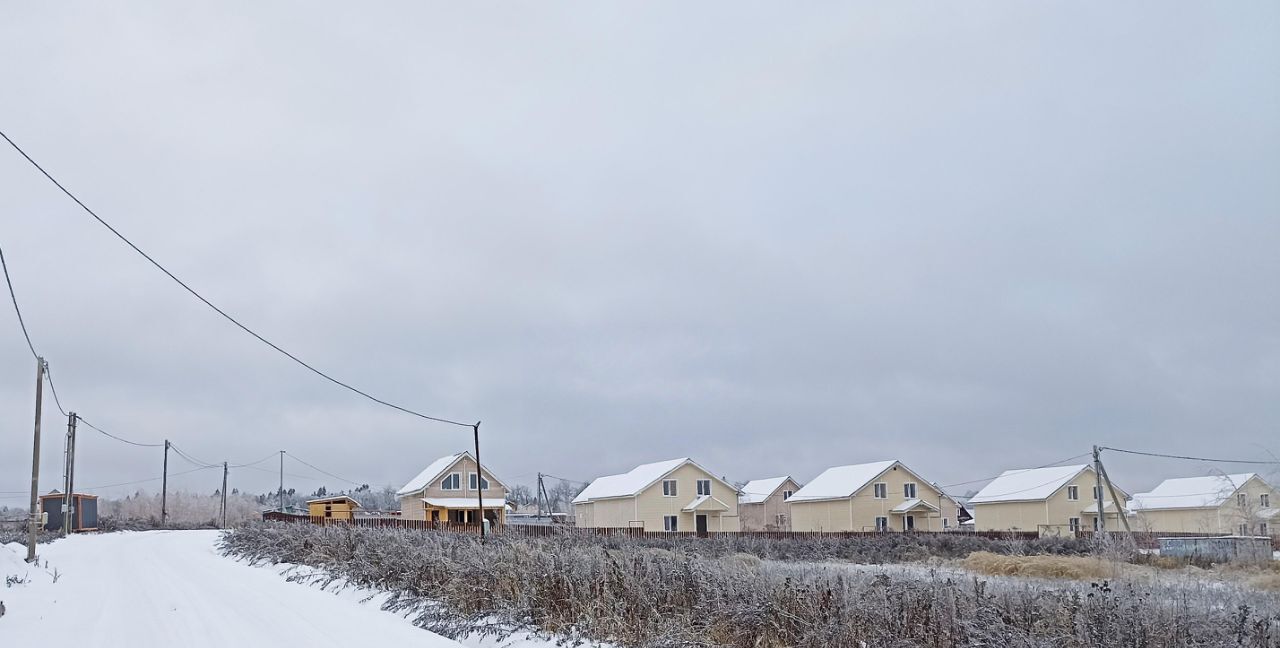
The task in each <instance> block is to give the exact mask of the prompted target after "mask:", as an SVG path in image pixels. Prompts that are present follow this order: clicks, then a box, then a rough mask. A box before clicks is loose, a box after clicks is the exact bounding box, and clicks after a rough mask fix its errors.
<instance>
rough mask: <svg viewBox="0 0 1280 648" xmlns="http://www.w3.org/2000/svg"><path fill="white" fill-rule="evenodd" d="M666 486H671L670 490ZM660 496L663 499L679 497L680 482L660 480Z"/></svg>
mask: <svg viewBox="0 0 1280 648" xmlns="http://www.w3.org/2000/svg"><path fill="white" fill-rule="evenodd" d="M667 484H671V488H670V489H668V488H667ZM662 496H663V497H680V482H679V481H676V480H674V479H664V480H662Z"/></svg>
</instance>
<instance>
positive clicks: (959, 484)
mask: <svg viewBox="0 0 1280 648" xmlns="http://www.w3.org/2000/svg"><path fill="white" fill-rule="evenodd" d="M1090 454H1091V453H1089V452H1084V453H1081V454H1078V455H1076V456H1074V457H1067V458H1066V459H1059V460H1057V461H1052V462H1049V463H1047V464H1044V465H1042V466H1036V467H1034V468H1027V470H1039V469H1041V468H1048V467H1050V466H1056V465H1058V464H1063V463H1067V462H1068V461H1075V460H1076V459H1081V458H1083V457H1087V456H1089V455H1090ZM996 477H1000V475H996V476H995V477H983V478H982V479H970V480H969V481H964V482H957V483H955V484H943V485H942V486H941V488H951V487H953V486H967V485H969V484H976V483H978V482H984V481H991V480H993V479H996ZM1032 488H1039V486H1033V487H1032ZM1026 490H1031V489H1030V488H1028V489H1026ZM1014 492H1015V493H1020V492H1022V491H1014ZM1006 494H1007V495H1012V494H1013V493H1006Z"/></svg>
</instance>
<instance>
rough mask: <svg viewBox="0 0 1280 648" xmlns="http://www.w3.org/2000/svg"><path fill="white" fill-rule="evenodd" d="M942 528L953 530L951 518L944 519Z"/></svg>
mask: <svg viewBox="0 0 1280 648" xmlns="http://www.w3.org/2000/svg"><path fill="white" fill-rule="evenodd" d="M942 528H943V529H950V528H951V518H942Z"/></svg>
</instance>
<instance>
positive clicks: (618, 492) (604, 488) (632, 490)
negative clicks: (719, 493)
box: [573, 457, 736, 504]
mask: <svg viewBox="0 0 1280 648" xmlns="http://www.w3.org/2000/svg"><path fill="white" fill-rule="evenodd" d="M687 463H688V464H693V465H694V466H697V467H698V469H699V470H701V471H702V472H705V473H707V475H708V476H710V477H711V478H712V479H715V480H716V481H718V482H720V483H722V484H725V485H726V486H728V487H729V488H730V490H735V491H736V489H734V488H733V485H732V484H729V483H728V482H726V481H724V480H723V479H720V478H719V477H716V476H715V474H713V473H712V472H711V471H709V470H707V469H706V468H703V467H702V466H699V465H698V462H696V461H694V460H692V459H690V458H688V457H681V458H679V459H668V460H666V461H656V462H654V463H647V464H643V465H640V466H636V467H635V468H632V469H631V470H630V471H628V472H624V473H622V474H620V475H607V476H604V477H597V478H596V480H595V481H593V482H591V484H590V485H588V486H587V487H586V489H584V490H583V491H582V492H581V493H578V496H577V497H575V498H573V503H574V504H583V503H585V502H589V501H591V500H595V499H608V498H610V497H634V496H636V495H639V494H640V492H641V491H643V490H644V489H646V488H648V487H649V486H652V485H653V484H654V482H657V481H658V480H659V479H662V478H663V477H665V476H666V475H667V474H669V473H670V472H672V471H673V470H675V469H676V468H679V467H681V466H683V465H685V464H687Z"/></svg>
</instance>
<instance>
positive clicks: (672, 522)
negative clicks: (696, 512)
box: [662, 515, 680, 533]
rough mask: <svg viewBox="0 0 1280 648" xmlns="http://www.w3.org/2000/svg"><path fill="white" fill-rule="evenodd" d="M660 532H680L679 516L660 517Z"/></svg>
mask: <svg viewBox="0 0 1280 648" xmlns="http://www.w3.org/2000/svg"><path fill="white" fill-rule="evenodd" d="M662 530H663V531H666V532H667V533H679V532H680V516H679V515H664V516H662Z"/></svg>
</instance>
